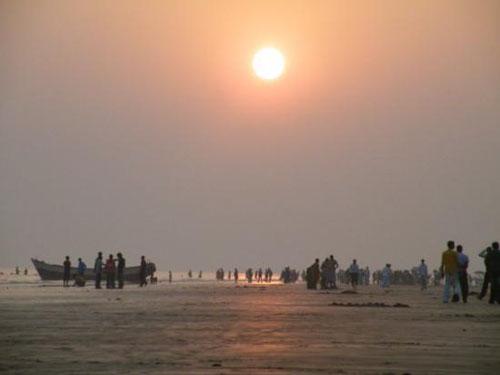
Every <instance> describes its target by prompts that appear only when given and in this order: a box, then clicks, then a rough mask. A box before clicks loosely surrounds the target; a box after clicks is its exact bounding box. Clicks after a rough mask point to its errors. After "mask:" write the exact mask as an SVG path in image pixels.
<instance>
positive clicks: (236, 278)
mask: <svg viewBox="0 0 500 375" xmlns="http://www.w3.org/2000/svg"><path fill="white" fill-rule="evenodd" d="M233 275H234V282H235V283H236V284H237V283H238V277H240V275H239V273H238V269H237V268H236V267H235V268H234V271H233Z"/></svg>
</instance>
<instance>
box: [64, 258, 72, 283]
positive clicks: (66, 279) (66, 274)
mask: <svg viewBox="0 0 500 375" xmlns="http://www.w3.org/2000/svg"><path fill="white" fill-rule="evenodd" d="M63 267H64V272H63V286H69V279H70V276H71V262H70V260H69V256H67V255H66V259H65V260H64V262H63Z"/></svg>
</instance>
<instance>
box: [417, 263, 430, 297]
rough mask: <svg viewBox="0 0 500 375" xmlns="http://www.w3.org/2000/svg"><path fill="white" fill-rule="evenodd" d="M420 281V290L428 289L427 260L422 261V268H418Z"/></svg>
mask: <svg viewBox="0 0 500 375" xmlns="http://www.w3.org/2000/svg"><path fill="white" fill-rule="evenodd" d="M418 279H419V281H420V290H424V289H427V279H428V270H427V264H425V259H422V260H421V261H420V266H418Z"/></svg>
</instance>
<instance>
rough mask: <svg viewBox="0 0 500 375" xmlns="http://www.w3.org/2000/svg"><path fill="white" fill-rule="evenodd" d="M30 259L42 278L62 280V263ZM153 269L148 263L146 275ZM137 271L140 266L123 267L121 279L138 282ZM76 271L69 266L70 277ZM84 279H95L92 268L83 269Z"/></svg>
mask: <svg viewBox="0 0 500 375" xmlns="http://www.w3.org/2000/svg"><path fill="white" fill-rule="evenodd" d="M31 261H32V262H33V265H34V266H35V269H36V270H37V272H38V274H39V275H40V278H41V279H42V280H62V279H63V275H64V267H63V266H62V265H58V264H49V263H46V262H44V261H41V260H38V259H34V258H32V259H31ZM154 269H155V267H154V263H148V267H147V272H146V273H147V275H146V276H151V274H152V273H153V270H154ZM139 271H140V266H135V267H125V270H124V271H123V279H124V281H125V282H127V283H139V282H140V276H139ZM77 273H78V269H77V268H76V267H71V271H70V275H71V278H73V276H74V275H76V274H77ZM84 276H85V280H87V281H90V280H95V273H94V270H93V269H90V268H89V269H87V270H86V271H85V275H84ZM102 280H103V281H105V280H106V272H104V271H103V272H102Z"/></svg>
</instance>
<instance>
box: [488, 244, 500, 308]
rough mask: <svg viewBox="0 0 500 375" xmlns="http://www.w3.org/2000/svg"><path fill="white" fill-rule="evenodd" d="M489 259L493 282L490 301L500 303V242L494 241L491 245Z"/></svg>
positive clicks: (491, 280)
mask: <svg viewBox="0 0 500 375" xmlns="http://www.w3.org/2000/svg"><path fill="white" fill-rule="evenodd" d="M487 260H488V268H489V269H488V272H489V274H490V282H491V290H490V300H489V303H491V304H493V303H495V302H496V303H499V304H500V248H499V246H498V242H493V244H492V245H491V252H490V253H489V254H488V256H487Z"/></svg>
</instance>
